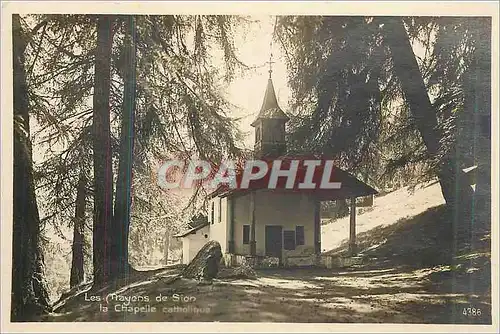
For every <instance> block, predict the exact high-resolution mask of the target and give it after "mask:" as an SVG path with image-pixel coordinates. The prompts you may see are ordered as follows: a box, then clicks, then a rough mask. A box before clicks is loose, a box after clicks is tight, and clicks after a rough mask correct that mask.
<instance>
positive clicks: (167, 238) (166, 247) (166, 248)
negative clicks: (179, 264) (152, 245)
mask: <svg viewBox="0 0 500 334" xmlns="http://www.w3.org/2000/svg"><path fill="white" fill-rule="evenodd" d="M169 248H170V230H169V229H168V228H167V229H166V230H165V242H164V250H163V254H164V256H165V264H166V265H168V264H169V263H168V253H169Z"/></svg>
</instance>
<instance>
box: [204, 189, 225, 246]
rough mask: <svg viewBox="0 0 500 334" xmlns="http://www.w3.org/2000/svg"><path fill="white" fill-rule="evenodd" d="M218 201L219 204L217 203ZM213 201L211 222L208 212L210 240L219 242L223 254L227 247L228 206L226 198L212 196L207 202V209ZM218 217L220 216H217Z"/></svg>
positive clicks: (210, 215)
mask: <svg viewBox="0 0 500 334" xmlns="http://www.w3.org/2000/svg"><path fill="white" fill-rule="evenodd" d="M219 201H220V204H219ZM212 203H214V211H215V212H214V222H212V214H211V213H210V212H209V215H208V216H209V218H208V219H209V223H210V240H215V241H217V242H219V243H220V246H221V251H222V253H223V254H224V253H225V252H226V250H227V247H228V240H229V231H228V225H227V222H228V219H229V218H228V207H227V198H218V197H216V198H213V199H212V200H211V201H210V204H209V210H211V208H212ZM219 217H220V218H219Z"/></svg>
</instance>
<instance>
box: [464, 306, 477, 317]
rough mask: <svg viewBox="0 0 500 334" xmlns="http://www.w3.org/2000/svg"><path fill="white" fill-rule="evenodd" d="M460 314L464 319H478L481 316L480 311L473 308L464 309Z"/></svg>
mask: <svg viewBox="0 0 500 334" xmlns="http://www.w3.org/2000/svg"><path fill="white" fill-rule="evenodd" d="M462 314H463V315H465V316H466V317H471V316H472V317H479V316H481V309H480V308H474V307H464V309H463V311H462Z"/></svg>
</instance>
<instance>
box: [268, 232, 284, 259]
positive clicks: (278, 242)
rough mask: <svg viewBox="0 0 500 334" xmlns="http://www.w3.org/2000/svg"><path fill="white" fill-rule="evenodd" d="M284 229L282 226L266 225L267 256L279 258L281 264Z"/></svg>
mask: <svg viewBox="0 0 500 334" xmlns="http://www.w3.org/2000/svg"><path fill="white" fill-rule="evenodd" d="M282 234H283V233H282V227H281V226H280V225H266V256H272V257H277V258H279V259H280V263H281V250H282V249H283V237H282Z"/></svg>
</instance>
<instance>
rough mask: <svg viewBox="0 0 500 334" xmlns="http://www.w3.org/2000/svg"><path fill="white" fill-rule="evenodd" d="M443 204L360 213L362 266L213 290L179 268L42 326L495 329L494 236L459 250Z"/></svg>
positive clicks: (222, 283) (393, 202)
mask: <svg viewBox="0 0 500 334" xmlns="http://www.w3.org/2000/svg"><path fill="white" fill-rule="evenodd" d="M441 203H442V200H441V198H440V197H439V186H437V185H431V186H428V187H426V188H421V189H417V190H416V192H415V193H414V194H410V193H408V192H407V191H406V190H404V189H402V190H398V191H396V192H393V193H390V194H387V195H385V196H383V197H379V198H377V199H376V202H375V206H374V207H373V210H372V211H370V212H365V213H364V214H361V215H359V219H358V222H359V225H358V226H359V228H358V231H359V232H358V242H359V248H360V255H361V256H362V257H363V259H364V260H363V263H362V264H360V265H357V266H356V267H351V268H336V269H320V268H302V269H298V268H296V269H294V268H289V269H268V270H258V271H257V278H255V279H227V278H221V279H216V280H214V281H213V283H212V284H206V283H199V282H197V281H195V280H189V279H185V278H177V277H178V276H177V275H178V274H179V272H180V271H179V268H163V269H158V270H155V271H147V272H137V273H135V275H134V277H132V278H131V279H130V280H129V281H128V282H116V284H115V285H114V286H108V287H105V288H103V289H102V290H100V291H92V292H91V291H85V289H88V287H87V288H82V290H81V291H80V293H79V294H78V295H76V296H75V295H74V294H73V296H71V297H69V298H68V299H67V300H65V301H62V302H61V303H60V304H59V305H57V307H56V309H55V312H54V313H52V314H49V315H47V316H45V317H44V318H43V319H42V320H44V321H232V322H239V321H245V322H252V321H261V322H262V321H264V322H268V321H273V322H385V323H402V322H405V323H483V324H487V323H491V290H490V286H491V283H490V278H491V269H490V265H491V264H490V236H489V234H484V235H483V236H482V237H481V238H479V240H480V241H479V242H477V243H476V244H475V245H474V246H473V247H467V245H463V244H459V243H456V242H454V240H455V239H454V238H453V235H454V234H453V228H452V227H451V224H450V223H449V219H447V213H446V209H445V206H444V205H441ZM344 225H345V219H342V220H339V221H335V222H332V223H330V224H327V225H324V226H323V228H324V233H323V237H324V240H325V241H324V242H323V246H325V244H327V245H330V246H329V247H331V248H330V249H328V252H330V253H337V254H341V253H344V252H345V251H346V244H345V242H342V240H343V239H344V238H345V236H346V235H347V233H344V232H345V231H343V226H344ZM337 233H338V234H340V236H339V235H336V234H337ZM332 234H335V235H332ZM327 236H328V237H330V236H331V238H329V239H328V237H327ZM326 240H328V242H326ZM325 249H326V247H325ZM110 293H115V294H116V295H115V296H116V297H112V298H111V299H108V301H107V302H106V301H103V300H101V301H96V300H95V299H98V298H103V299H104V296H106V295H108V294H110ZM92 296H94V297H92ZM165 296H166V297H165ZM145 297H147V298H148V300H147V301H146V300H145ZM91 299H94V300H91ZM103 306H107V307H108V309H107V312H104V310H103ZM141 307H142V309H141ZM472 310H474V311H472ZM473 313H474V314H473Z"/></svg>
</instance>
